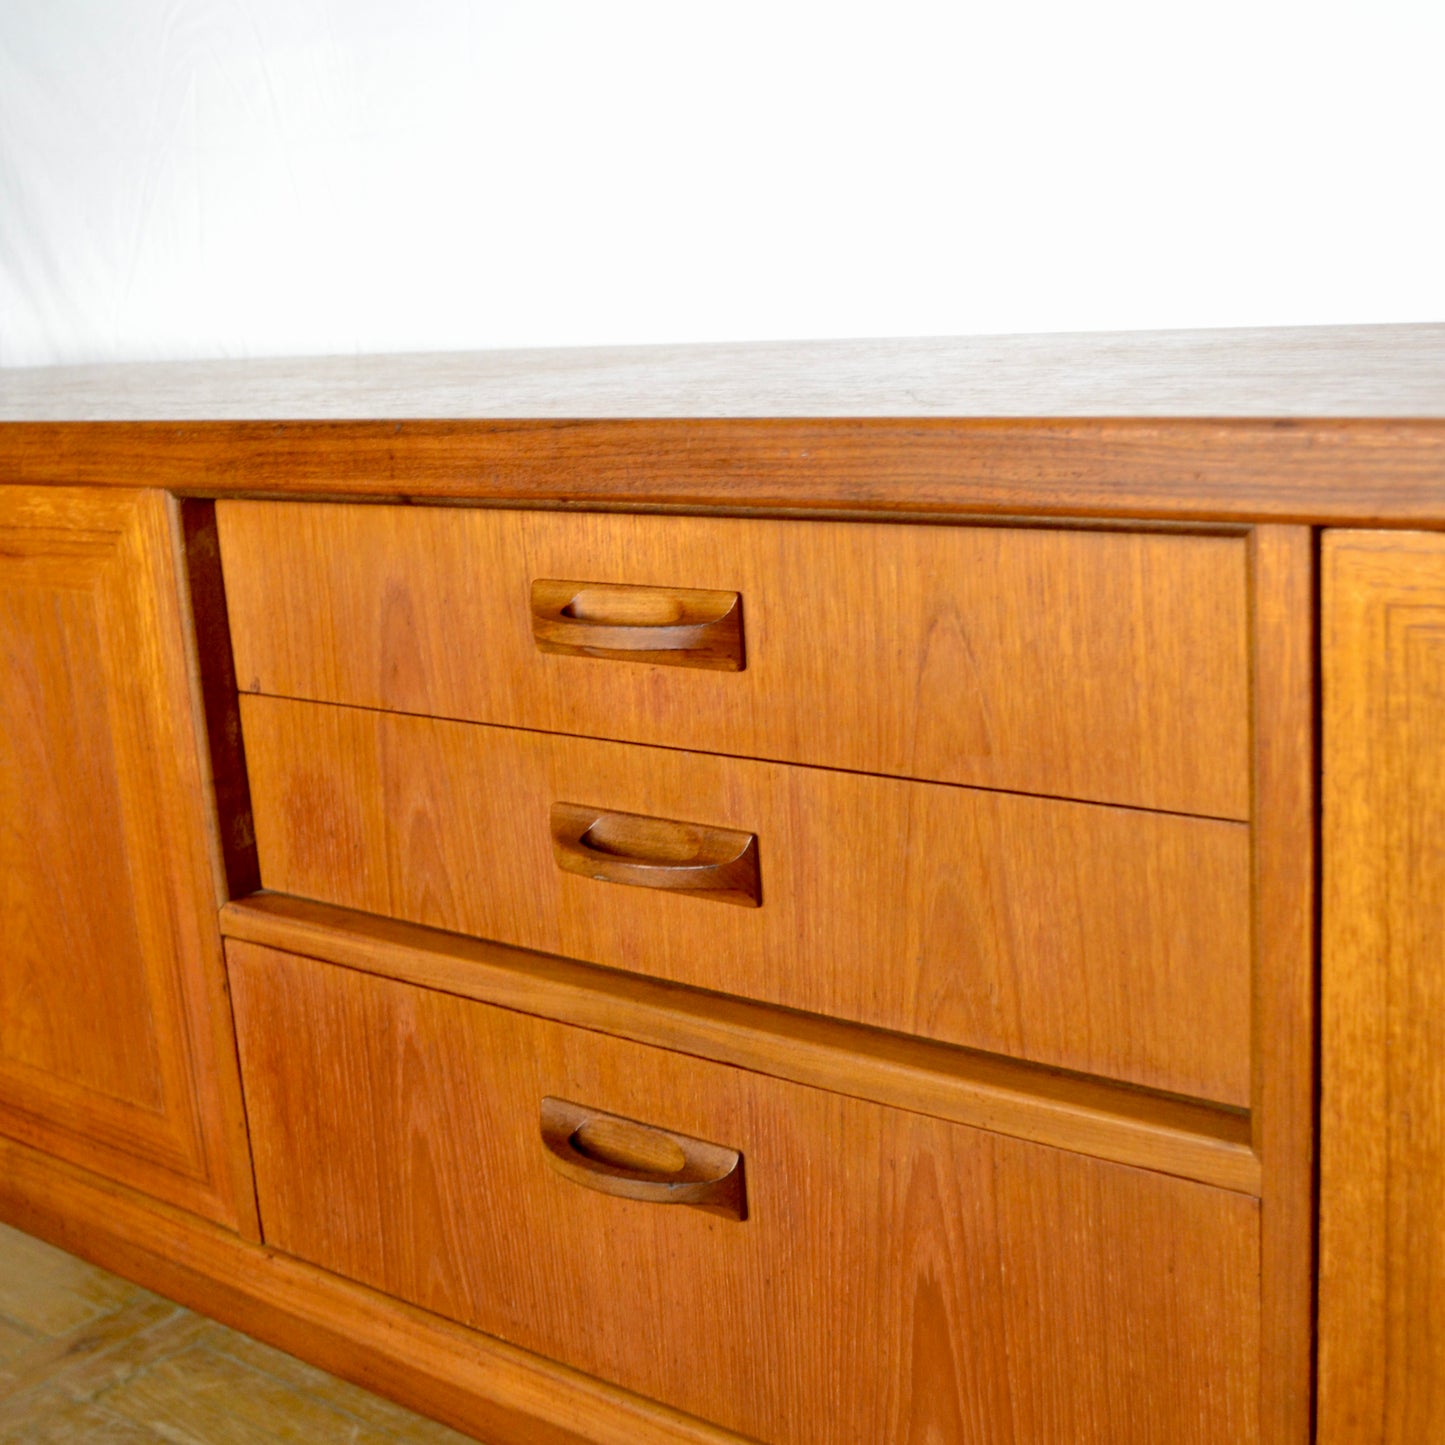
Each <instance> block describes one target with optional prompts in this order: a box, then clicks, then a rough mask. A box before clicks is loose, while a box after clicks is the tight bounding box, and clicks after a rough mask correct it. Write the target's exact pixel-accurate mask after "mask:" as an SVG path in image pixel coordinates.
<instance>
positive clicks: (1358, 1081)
mask: <svg viewBox="0 0 1445 1445" xmlns="http://www.w3.org/2000/svg"><path fill="white" fill-rule="evenodd" d="M1323 651H1324V707H1325V710H1324V763H1325V773H1324V776H1325V797H1324V846H1325V872H1324V960H1323V965H1324V978H1323V990H1322V1015H1323V1016H1322V1043H1321V1048H1322V1071H1323V1095H1322V1105H1321V1115H1322V1116H1321V1140H1320V1144H1321V1178H1320V1194H1321V1198H1320V1284H1319V1290H1320V1295H1319V1300H1320V1305H1319V1308H1320V1354H1319V1369H1320V1406H1319V1424H1320V1431H1319V1440H1320V1445H1364V1442H1370V1445H1417V1442H1423V1441H1426V1440H1435V1439H1439V1438H1440V1437H1441V1436H1442V1434H1445V968H1442V965H1441V924H1442V917H1445V911H1442V910H1445V745H1442V739H1445V539H1442V538H1439V537H1435V536H1426V535H1408V534H1405V535H1399V536H1381V535H1378V534H1370V533H1349V532H1335V533H1327V534H1326V537H1325V541H1324V585H1323Z"/></svg>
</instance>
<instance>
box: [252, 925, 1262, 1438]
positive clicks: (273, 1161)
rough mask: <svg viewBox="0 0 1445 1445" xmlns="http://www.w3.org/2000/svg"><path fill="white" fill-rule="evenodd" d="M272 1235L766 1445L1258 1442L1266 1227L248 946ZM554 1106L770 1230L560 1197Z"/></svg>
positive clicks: (259, 1128)
mask: <svg viewBox="0 0 1445 1445" xmlns="http://www.w3.org/2000/svg"><path fill="white" fill-rule="evenodd" d="M228 958H229V963H230V971H231V979H232V986H233V991H234V997H235V1002H236V1009H237V1020H238V1031H239V1039H240V1044H241V1053H242V1068H243V1074H244V1076H245V1078H246V1087H247V1106H248V1110H249V1113H250V1117H251V1120H252V1125H253V1129H254V1132H255V1138H256V1141H257V1173H258V1185H259V1193H260V1200H261V1212H262V1220H263V1229H264V1231H265V1234H266V1238H267V1240H268V1241H269V1242H270V1243H271V1244H273V1245H275V1246H277V1247H279V1248H281V1249H283V1250H286V1251H287V1252H290V1253H294V1254H297V1255H300V1256H302V1257H306V1258H310V1259H313V1260H316V1261H319V1262H320V1263H322V1264H323V1265H325V1266H327V1267H329V1268H332V1269H334V1270H336V1271H337V1272H339V1273H341V1274H344V1275H348V1276H352V1277H357V1278H360V1279H362V1280H363V1281H365V1282H369V1283H372V1284H375V1285H377V1286H379V1287H381V1288H383V1289H385V1290H387V1291H388V1292H391V1293H395V1294H399V1295H401V1296H402V1297H404V1298H410V1299H412V1300H413V1301H416V1302H419V1303H422V1304H423V1305H425V1306H426V1307H427V1308H430V1309H434V1310H436V1311H437V1312H439V1313H442V1314H445V1315H449V1316H453V1317H457V1318H460V1319H463V1320H467V1321H470V1322H473V1323H475V1324H478V1325H480V1326H483V1327H485V1328H487V1329H488V1330H489V1331H491V1332H494V1333H497V1334H499V1335H501V1336H503V1337H504V1338H508V1339H510V1340H512V1341H513V1342H514V1343H518V1344H521V1345H522V1346H523V1347H525V1348H535V1349H538V1350H539V1351H541V1352H543V1353H545V1354H547V1355H549V1356H553V1357H560V1358H563V1359H566V1360H568V1361H570V1362H571V1363H573V1364H575V1365H578V1366H580V1367H582V1368H585V1369H587V1370H588V1371H590V1372H592V1373H596V1374H599V1375H601V1376H603V1377H604V1378H610V1379H613V1380H616V1381H618V1382H619V1383H622V1384H624V1385H626V1386H627V1387H629V1388H634V1389H637V1390H639V1391H641V1392H642V1393H645V1394H647V1395H649V1396H653V1397H657V1398H660V1399H663V1400H665V1401H667V1402H668V1403H671V1404H674V1405H676V1406H678V1407H680V1408H684V1409H688V1410H691V1411H693V1412H695V1413H698V1414H701V1415H703V1416H705V1417H707V1418H711V1419H715V1420H717V1421H719V1422H720V1423H722V1424H724V1425H726V1426H729V1427H731V1428H736V1429H740V1430H742V1431H743V1432H745V1433H747V1434H750V1435H753V1436H755V1437H757V1438H759V1439H761V1440H765V1441H775V1442H780V1445H781V1442H787V1445H809V1442H822V1441H830V1442H839V1445H843V1442H850V1445H851V1442H856V1441H858V1440H869V1441H878V1442H895V1441H897V1442H902V1441H910V1440H919V1439H930V1438H931V1439H936V1440H940V1441H942V1440H948V1441H958V1442H970V1441H977V1442H980V1445H983V1442H993V1441H996V1440H998V1439H999V1438H1000V1437H1001V1436H1002V1437H1003V1438H1008V1439H1011V1440H1013V1441H1015V1442H1017V1445H1034V1442H1037V1445H1055V1442H1057V1441H1060V1440H1069V1441H1071V1442H1077V1445H1088V1442H1094V1441H1097V1442H1101V1445H1102V1442H1108V1445H1129V1442H1146V1441H1147V1442H1151V1445H1152V1442H1156V1441H1159V1440H1166V1439H1167V1440H1170V1441H1177V1442H1181V1445H1188V1442H1201V1445H1203V1442H1208V1445H1216V1442H1218V1441H1220V1440H1229V1441H1232V1442H1236V1441H1237V1442H1250V1441H1254V1440H1257V1439H1258V1438H1259V1433H1258V1399H1257V1390H1258V1383H1259V1379H1258V1373H1257V1371H1258V1318H1259V1317H1258V1309H1259V1294H1258V1283H1259V1280H1258V1253H1257V1251H1258V1212H1257V1210H1258V1206H1257V1205H1256V1204H1255V1203H1254V1202H1252V1201H1250V1200H1247V1199H1244V1198H1243V1197H1241V1196H1239V1195H1236V1194H1230V1193H1226V1192H1223V1191H1217V1190H1212V1189H1209V1188H1207V1187H1205V1186H1202V1185H1196V1184H1187V1183H1184V1182H1182V1181H1177V1180H1169V1179H1166V1178H1164V1177H1162V1176H1159V1175H1154V1174H1148V1173H1144V1172H1140V1171H1134V1170H1129V1169H1126V1168H1123V1167H1121V1166H1118V1165H1110V1164H1102V1163H1099V1162H1097V1161H1088V1160H1084V1159H1081V1158H1080V1157H1079V1156H1076V1155H1070V1154H1063V1153H1055V1152H1053V1151H1050V1150H1046V1149H1043V1148H1041V1147H1039V1146H1037V1145H1031V1144H1023V1143H1020V1142H1017V1141H1012V1140H1007V1139H1003V1138H998V1137H993V1136H989V1135H985V1134H980V1133H977V1132H975V1131H971V1130H968V1129H964V1128H962V1127H960V1126H956V1125H945V1124H941V1123H939V1122H937V1121H930V1120H925V1119H922V1118H919V1117H918V1116H912V1115H905V1114H899V1113H894V1112H891V1111H888V1110H885V1109H882V1108H880V1107H879V1106H876V1105H868V1104H862V1103H859V1102H857V1101H851V1100H846V1099H842V1098H839V1097H838V1096H836V1095H828V1094H822V1093H818V1092H816V1091H810V1090H806V1089H801V1088H799V1087H797V1086H794V1085H789V1084H784V1083H781V1082H779V1081H777V1080H769V1079H765V1078H762V1077H760V1076H757V1075H752V1074H748V1073H744V1072H742V1071H738V1070H732V1069H725V1068H721V1067H719V1066H717V1065H713V1064H708V1063H704V1062H702V1061H699V1060H694V1059H684V1058H681V1057H679V1056H677V1055H673V1054H668V1053H665V1052H662V1051H658V1050H650V1049H646V1048H642V1047H640V1046H638V1045H635V1044H631V1043H627V1042H623V1041H620V1040H615V1039H609V1038H606V1037H604V1036H602V1035H598V1034H594V1033H590V1032H584V1031H578V1030H571V1029H567V1028H565V1027H563V1026H561V1025H556V1024H550V1023H545V1022H543V1021H540V1020H535V1019H527V1018H524V1017H522V1016H519V1015H515V1014H507V1013H505V1012H500V1011H497V1010H492V1009H488V1008H486V1007H484V1006H481V1005H477V1004H472V1003H468V1002H464V1001H461V1000H457V999H453V998H448V997H445V996H442V995H437V994H431V993H428V992H426V991H424V990H419V989H414V988H410V987H408V986H405V985H401V984H397V983H393V982H390V981H387V980H382V979H378V978H374V977H369V976H367V975H364V974H359V973H356V972H353V971H350V970H345V969H338V968H335V967H333V966H331V965H326V964H320V963H315V962H312V961H310V960H304V959H299V958H296V957H293V956H289V955H284V954H278V953H275V952H273V951H269V950H263V949H259V948H257V947H255V946H252V945H247V944H242V943H232V944H230V945H228ZM546 1094H560V1095H563V1096H565V1097H569V1098H577V1099H582V1100H584V1101H586V1102H588V1103H590V1104H593V1105H594V1106H596V1107H599V1108H604V1109H607V1110H608V1111H609V1112H614V1113H617V1114H620V1115H623V1116H624V1117H631V1118H642V1119H645V1120H647V1121H648V1122H653V1123H656V1124H659V1125H660V1126H662V1127H666V1128H672V1129H675V1130H676V1131H678V1132H681V1133H686V1134H689V1135H692V1136H695V1137H700V1138H706V1139H710V1140H719V1141H727V1142H728V1143H729V1144H730V1145H731V1147H735V1148H738V1149H740V1150H741V1152H742V1154H743V1157H744V1160H745V1162H746V1169H747V1177H748V1197H749V1217H748V1219H747V1221H746V1222H743V1223H738V1222H736V1221H732V1220H725V1219H722V1218H718V1217H716V1216H713V1215H709V1214H705V1213H702V1212H700V1211H697V1210H689V1209H668V1208H660V1207H658V1206H655V1205H650V1204H646V1203H639V1202H636V1201H632V1200H619V1199H613V1198H608V1197H606V1196H603V1195H600V1194H598V1193H596V1192H594V1191H591V1190H584V1189H579V1188H577V1187H576V1186H575V1185H573V1184H571V1183H570V1182H569V1181H567V1180H564V1179H561V1178H559V1177H558V1176H557V1175H556V1174H555V1173H554V1172H553V1171H552V1170H551V1169H549V1168H548V1166H547V1164H546V1163H545V1161H544V1158H543V1157H542V1156H543V1150H542V1148H541V1146H540V1144H539V1142H538V1139H537V1135H536V1119H537V1107H538V1102H539V1100H540V1098H541V1097H543V1096H544V1095H546Z"/></svg>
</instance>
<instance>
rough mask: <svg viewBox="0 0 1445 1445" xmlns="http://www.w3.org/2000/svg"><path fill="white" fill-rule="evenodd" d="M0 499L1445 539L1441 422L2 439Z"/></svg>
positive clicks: (103, 432)
mask: <svg viewBox="0 0 1445 1445" xmlns="http://www.w3.org/2000/svg"><path fill="white" fill-rule="evenodd" d="M0 482H7V483H9V482H16V483H31V484H39V485H72V486H75V485H96V486H102V485H103V486H131V487H149V488H158V489H161V490H166V491H171V492H175V493H177V494H180V495H183V496H210V497H225V496H269V497H278V498H279V497H293V498H307V497H327V498H331V499H337V500H343V499H344V500H369V501H386V502H428V501H432V502H456V503H476V504H487V505H502V506H523V507H528V506H530V507H577V508H584V509H618V508H620V509H637V510H658V511H699V512H718V513H768V514H774V515H788V514H795V515H800V516H820V515H826V514H830V513H831V514H834V515H839V516H860V517H861V516H878V517H879V518H880V519H881V518H883V517H885V516H898V517H916V518H919V519H925V520H926V519H930V518H932V519H939V520H941V519H946V518H948V517H959V518H965V517H969V516H978V517H989V516H1015V517H1020V516H1037V517H1050V518H1080V519H1087V518H1117V519H1127V520H1139V521H1154V520H1157V521H1165V522H1170V521H1174V522H1199V523H1220V522H1223V523H1234V522H1238V523H1254V522H1278V523H1292V524H1304V525H1311V524H1314V525H1359V526H1400V525H1408V526H1416V527H1430V526H1435V525H1442V526H1445V417H1442V418H1430V417H1426V418H1416V419H1409V418H1384V417H1374V418H1359V417H1356V418H1341V417H1326V418H1298V417H1277V418H1244V417H1216V418H1198V417H1195V418H1190V417H1177V418H1158V417H1141V416H1123V417H1036V418H1018V417H980V418H967V419H953V418H940V417H921V418H912V419H909V418H896V417H868V418H854V419H846V418H811V419H809V418H782V417H771V418H755V419H744V418H731V419H718V418H697V419H692V420H688V419H670V420H668V419H641V418H639V419H632V420H628V419H597V420H587V419H576V420H568V421H559V420H545V419H535V418H534V419H519V420H514V421H504V420H495V419H493V420H485V419H483V420H476V421H465V422H463V421H413V420H406V421H377V420H371V421H349V422H348V421H183V422H158V421H157V422H126V421H85V422H41V421H24V422H0Z"/></svg>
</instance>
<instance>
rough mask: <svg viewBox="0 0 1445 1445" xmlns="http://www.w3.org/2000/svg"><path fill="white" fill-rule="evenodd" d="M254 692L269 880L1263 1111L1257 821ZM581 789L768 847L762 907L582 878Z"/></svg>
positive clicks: (354, 904)
mask: <svg viewBox="0 0 1445 1445" xmlns="http://www.w3.org/2000/svg"><path fill="white" fill-rule="evenodd" d="M241 701H242V721H243V726H244V731H245V737H246V751H247V756H248V758H249V760H250V767H251V789H252V799H253V804H254V808H255V820H256V835H257V840H258V844H259V849H260V856H261V877H262V881H263V883H264V884H265V886H266V887H267V888H271V889H275V890H277V891H279V892H283V893H292V894H297V895H301V896H303V897H310V898H316V899H319V900H321V901H322V902H326V903H334V904H338V905H341V906H343V907H347V908H355V909H359V910H361V911H364V912H368V913H381V914H389V915H391V916H393V917H397V918H402V919H406V920H409V921H411V922H414V923H423V924H428V925H430V926H432V927H435V928H443V929H450V930H452V931H455V932H458V933H469V934H474V935H476V936H477V937H480V938H491V939H496V940H498V941H500V942H503V943H512V944H517V945H519V946H521V947H524V948H531V949H538V950H541V951H543V952H547V953H555V954H562V955H565V956H568V957H573V958H581V959H585V960H588V961H590V962H594V963H601V964H606V965H609V966H611V967H615V968H625V969H630V970H633V971H636V972H639V973H646V974H651V975H654V976H656V977H660V978H666V979H671V980H673V981H675V982H679V983H687V984H691V985H694V986H697V987H701V988H709V989H714V990H717V991H720V992H725V993H735V994H741V995H744V996H747V997H751V998H758V999H763V1000H765V1001H767V1002H771V1003H777V1004H782V1005H785V1006H787V1007H790V1008H797V1009H805V1010H807V1011H808V1012H810V1013H817V1014H828V1015H835V1016H837V1017H840V1018H847V1019H854V1020H857V1021H859V1022H864V1023H871V1024H876V1025H878V1026H880V1027H883V1028H889V1029H896V1030H899V1031H901V1032H905V1033H914V1034H921V1035H925V1036H928V1037H932V1038H938V1039H943V1040H945V1041H947V1042H950V1043H957V1044H964V1045H967V1046H969V1047H972V1048H980V1049H988V1050H992V1051H994V1052H999V1053H1008V1054H1015V1055H1018V1056H1019V1057H1022V1058H1027V1059H1031V1060H1034V1061H1035V1062H1038V1063H1044V1064H1050V1065H1055V1066H1057V1067H1062V1068H1068V1069H1074V1070H1078V1071H1081V1072H1085V1073H1090V1074H1098V1075H1104V1076H1107V1077H1111V1078H1121V1079H1127V1080H1129V1081H1131V1082H1134V1083H1139V1084H1144V1085H1146V1086H1149V1087H1152V1088H1158V1089H1168V1090H1170V1091H1172V1092H1175V1093H1180V1094H1186V1095H1191V1096H1194V1097H1199V1098H1207V1099H1214V1100H1218V1101H1220V1102H1223V1103H1229V1104H1236V1105H1240V1106H1246V1107H1247V1106H1248V1105H1249V1103H1250V1097H1251V1096H1250V1053H1251V1021H1250V1019H1251V1004H1250V992H1251V989H1250V939H1249V917H1250V905H1249V898H1250V884H1249V866H1250V842H1249V829H1248V828H1247V827H1246V826H1245V825H1244V824H1240V823H1229V822H1220V821H1217V820H1214V819H1198V818H1185V817H1180V816H1178V815H1174V814H1159V813H1145V812H1140V811H1137V810H1134V809H1127V808H1107V807H1101V806H1098V805H1091V804H1080V803H1071V802H1062V801H1058V800H1052V799H1039V798H1028V797H1020V796H1016V795H1013V794H1006V793H992V792H983V791H979V790H975V789H965V788H953V787H944V786H941V785H938V784H928V783H913V782H904V781H900V780H898V779H891V778H874V777H867V776H864V775H861V774H856V773H835V772H829V771H826V770H824V769H820V768H796V767H788V766H784V765H781V764H776V763H759V762H748V761H743V760H741V759H737V758H720V757H716V756H714V755H712V754H708V753H689V752H679V751H675V750H672V749H663V748H641V747H637V746H635V745H631V744H625V743H608V742H599V741H596V740H593V739H586V738H571V737H565V736H560V735H557V734H552V733H534V732H526V731H523V730H521V729H517V728H495V727H484V726H479V725H476V724H470V723H456V722H447V721H443V720H440V719H435V718H422V717H412V716H407V715H402V714H395V713H381V712H373V711H370V710H367V709H360V708H342V707H336V706H332V705H329V704H318V703H301V702H294V701H291V700H288V699H282V698H271V697H255V696H248V697H243V698H242V700H241ZM559 800H566V801H578V800H580V801H583V802H586V803H588V804H589V805H591V806H592V807H595V808H597V809H602V810H608V811H614V812H622V813H629V814H635V815H644V816H648V817H657V818H686V819H687V820H689V821H690V822H693V823H698V824H702V825H705V826H708V827H711V828H714V829H722V830H725V831H729V832H736V833H738V834H741V835H744V836H747V835H756V838H757V844H756V852H755V858H756V861H757V865H758V868H759V871H760V875H761V877H760V882H761V899H762V906H761V907H749V908H741V907H726V906H720V905H719V904H717V903H715V902H712V901H709V900H707V899H703V898H697V897H691V896H689V895H687V894H684V893H673V892H665V891H662V890H658V889H652V888H635V887H624V886H619V885H618V884H616V883H608V882H604V881H600V880H599V879H597V878H596V877H594V876H590V875H582V874H579V873H577V872H573V871H568V870H567V869H564V868H560V867H559V866H558V864H557V861H556V859H555V858H554V856H553V853H554V843H553V835H552V823H551V818H552V809H553V806H554V804H555V803H556V802H557V801H559Z"/></svg>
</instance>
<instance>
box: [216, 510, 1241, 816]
mask: <svg viewBox="0 0 1445 1445" xmlns="http://www.w3.org/2000/svg"><path fill="white" fill-rule="evenodd" d="M217 517H218V522H219V525H220V531H221V549H222V557H223V561H224V566H225V574H226V586H227V594H228V602H229V609H230V618H231V630H232V637H233V640H234V645H235V654H236V670H237V676H238V678H239V680H240V686H241V688H242V689H243V690H244V691H247V692H261V693H270V694H277V695H282V696H287V697H300V698H312V699H317V700H323V701H330V702H340V703H351V704H358V705H361V706H366V707H375V708H384V709H393V710H397V711H401V712H413V713H426V714H432V715H436V716H442V717H451V718H466V719H470V720H472V721H477V722H491V723H503V724H507V725H510V726H516V727H530V728H537V729H542V730H545V731H552V732H566V733H580V734H584V735H588V736H594V737H608V738H616V739H623V740H627V741H633V742H646V743H656V744H661V745H666V746H673V747H689V748H696V749H700V750H703V751H708V752H720V753H731V754H736V755H740V756H746V757H758V758H774V759H778V760H781V761H788V762H802V763H813V764H819V765H823V766H828V767H836V768H848V769H854V770H858V771H862V772H874V773H887V774H893V775H896V776H901V777H914V778H926V779H936V780H939V781H943V782H955V783H966V784H970V785H974V786H980V787H990V788H1001V789H1008V790H1011V791H1018V792H1030V793H1041V794H1050V795H1055V796H1061V797H1073V798H1084V799H1091V800H1095V801H1103V802H1114V803H1122V804H1129V805H1134V806H1140V807H1149V808H1158V809H1167V810H1171V811H1176V812H1186V813H1196V814H1203V815H1209V816H1214V817H1228V818H1237V819H1238V818H1247V817H1248V816H1249V763H1248V748H1249V714H1248V655H1247V600H1248V590H1247V580H1246V548H1245V542H1244V540H1243V539H1241V538H1238V537H1202V536H1168V535H1159V534H1143V533H1106V532H1078V531H1068V530H1049V529H1018V528H976V527H975V528H963V527H910V526H901V525H882V524H843V523H816V524H811V525H807V526H804V525H802V524H800V523H796V522H782V521H766V520H741V519H726V518H716V517H713V518H690V517H644V516H619V515H610V514H600V513H592V514H570V513H559V512H512V511H500V510H495V509H491V510H488V509H478V508H456V509H445V510H443V509H431V508H378V507H361V506H327V505H308V506H296V505H289V504H285V503H260V502H224V503H221V504H219V505H218V507H217ZM558 577H561V578H583V579H587V580H589V581H591V582H593V583H614V584H627V585H649V586H657V587H684V588H692V589H703V590H714V591H728V592H737V593H738V594H739V595H740V596H741V599H742V613H743V618H744V628H745V631H746V649H747V665H746V668H745V670H743V671H741V672H716V671H710V670H703V669H693V668H674V667H654V666H649V665H647V664H644V663H636V662H624V661H615V660H606V659H598V658H582V657H569V656H559V655H556V654H553V653H548V652H544V651H542V650H540V649H539V648H538V647H537V645H536V642H535V640H534V637H533V633H532V608H531V603H530V595H529V589H530V588H531V586H532V583H533V581H534V580H535V579H537V578H558ZM577 801H589V800H587V799H585V798H582V799H578V800H577Z"/></svg>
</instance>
